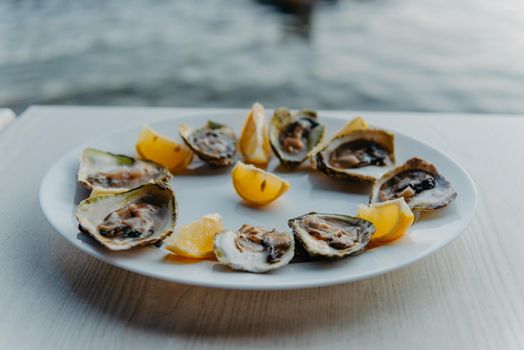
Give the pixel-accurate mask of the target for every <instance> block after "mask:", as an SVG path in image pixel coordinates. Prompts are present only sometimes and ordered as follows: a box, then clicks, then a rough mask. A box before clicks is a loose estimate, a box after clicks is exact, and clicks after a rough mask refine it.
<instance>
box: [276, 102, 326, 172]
mask: <svg viewBox="0 0 524 350" xmlns="http://www.w3.org/2000/svg"><path fill="white" fill-rule="evenodd" d="M297 121H303V122H305V123H308V124H309V125H310V128H309V131H308V132H307V133H306V134H305V135H303V136H302V141H303V142H304V144H305V147H304V148H303V149H302V150H300V151H297V152H294V153H292V152H288V151H286V150H285V149H284V148H283V146H282V142H281V135H282V133H283V132H284V131H285V130H286V128H288V127H289V126H290V125H292V123H295V122H297ZM324 130H325V127H324V126H323V125H322V124H320V123H319V122H318V121H317V113H316V112H315V111H310V110H301V111H298V112H296V113H291V111H289V110H288V109H286V108H279V109H277V110H275V113H274V114H273V116H272V117H271V121H270V124H269V140H270V143H271V148H272V149H273V152H274V153H275V155H276V156H277V157H278V159H279V160H280V163H281V164H282V165H284V166H287V167H293V166H298V165H299V164H301V163H302V162H303V161H304V160H305V159H306V158H307V156H308V154H309V152H310V151H311V150H312V149H313V148H315V146H316V145H318V144H319V143H320V142H321V141H322V138H323V136H324Z"/></svg>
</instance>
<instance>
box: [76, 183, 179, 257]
mask: <svg viewBox="0 0 524 350" xmlns="http://www.w3.org/2000/svg"><path fill="white" fill-rule="evenodd" d="M76 218H77V220H78V224H79V226H78V227H79V229H80V230H81V231H82V232H85V233H88V234H90V235H91V236H93V237H94V238H95V239H96V240H97V241H99V242H100V243H102V244H103V245H104V246H106V247H107V248H109V249H111V250H124V249H129V248H132V247H135V246H142V245H147V244H152V243H155V242H158V241H161V240H163V239H164V238H165V237H167V236H169V235H170V234H171V232H172V230H173V228H174V227H175V224H176V220H177V203H176V199H175V195H174V193H173V191H172V190H171V187H169V185H167V184H166V183H163V182H158V183H151V184H145V185H142V186H140V187H137V188H134V189H132V190H130V191H127V192H121V193H113V194H106V195H101V196H96V197H90V198H88V199H85V200H83V201H82V202H80V204H79V205H78V209H77V211H76Z"/></svg>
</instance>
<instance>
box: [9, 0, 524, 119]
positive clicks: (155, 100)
mask: <svg viewBox="0 0 524 350" xmlns="http://www.w3.org/2000/svg"><path fill="white" fill-rule="evenodd" d="M523 30H524V3H523V2H522V1H521V0H506V1H504V2H502V3H501V2H494V1H488V0H427V1H410V0H389V1H385V0H366V1H364V0H359V1H356V0H346V1H343V0H340V1H321V0H318V1H313V0H288V1H266V0H257V1H254V0H253V1H246V0H202V1H198V2H193V1H149V0H113V1H105V0H90V1H68V0H42V1H29V0H28V1H18V0H6V1H2V2H0V107H1V106H3V107H11V108H14V109H15V110H16V111H17V112H21V111H22V110H23V109H25V108H26V107H27V106H28V105H30V104H35V103H54V104H101V105H108V104H109V105H153V106H198V107H243V108H247V107H248V106H250V105H251V104H252V103H253V102H254V101H260V102H262V103H264V104H265V105H267V106H268V107H277V106H280V105H286V106H289V107H293V108H296V107H311V108H319V109H320V108H322V109H360V110H366V109H374V110H376V109H380V110H420V111H457V112H520V113H522V112H524V60H523V59H522V58H523V54H524V36H523V35H522V32H523Z"/></svg>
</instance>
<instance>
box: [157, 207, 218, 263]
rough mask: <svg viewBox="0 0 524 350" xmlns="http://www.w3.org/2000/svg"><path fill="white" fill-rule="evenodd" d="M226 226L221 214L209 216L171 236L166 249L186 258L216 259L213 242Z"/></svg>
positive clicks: (176, 231)
mask: <svg viewBox="0 0 524 350" xmlns="http://www.w3.org/2000/svg"><path fill="white" fill-rule="evenodd" d="M223 228H224V224H223V223H222V218H221V217H220V215H219V214H216V213H214V214H207V215H205V216H203V217H201V218H200V219H198V220H196V221H194V222H192V223H190V224H188V225H184V226H182V227H180V228H178V229H177V230H175V232H174V233H173V234H172V235H171V236H169V237H168V238H167V239H166V240H165V242H166V244H165V248H166V249H168V250H169V251H171V252H173V253H175V254H176V255H179V256H184V257H186V258H197V259H203V258H209V257H214V254H213V240H214V238H215V234H217V233H218V232H220V231H222V230H223Z"/></svg>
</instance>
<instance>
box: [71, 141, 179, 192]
mask: <svg viewBox="0 0 524 350" xmlns="http://www.w3.org/2000/svg"><path fill="white" fill-rule="evenodd" d="M170 178H171V174H170V173H169V171H168V170H167V169H166V168H164V167H162V166H161V165H159V164H157V163H154V162H151V161H148V160H140V159H135V158H132V157H128V156H125V155H122V154H114V153H110V152H104V151H101V150H98V149H94V148H86V149H84V151H83V152H82V156H81V159H80V167H79V169H78V182H80V183H81V184H82V185H83V186H84V187H86V188H88V189H90V190H93V191H94V192H95V193H98V194H100V193H117V192H124V191H128V190H129V189H131V188H134V187H137V186H140V185H143V184H145V183H148V182H157V181H167V180H169V179H170Z"/></svg>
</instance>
